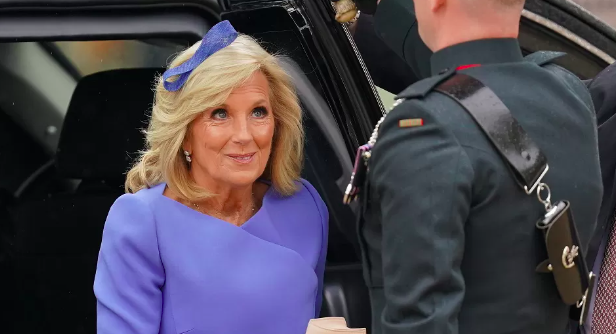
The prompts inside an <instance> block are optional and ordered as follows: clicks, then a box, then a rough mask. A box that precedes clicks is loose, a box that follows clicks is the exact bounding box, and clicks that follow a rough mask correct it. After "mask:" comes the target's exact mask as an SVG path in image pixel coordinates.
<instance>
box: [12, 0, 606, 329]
mask: <svg viewBox="0 0 616 334" xmlns="http://www.w3.org/2000/svg"><path fill="white" fill-rule="evenodd" d="M385 1H387V0H385ZM575 8H576V7H575V6H574V5H573V4H571V3H570V2H568V1H557V0H551V1H545V2H544V1H539V0H535V1H531V0H529V1H528V3H527V12H526V14H525V18H524V19H523V22H522V23H523V24H522V34H521V36H520V41H521V45H522V48H523V49H524V51H525V52H532V51H535V50H541V49H552V50H554V49H556V50H565V51H568V53H569V54H570V56H568V57H567V58H565V59H564V60H563V66H565V67H567V68H568V69H570V70H571V71H573V72H574V73H576V74H578V75H580V76H582V77H584V78H588V77H592V76H593V75H594V74H595V73H597V72H598V71H599V70H600V69H601V68H602V67H604V66H605V65H606V64H607V63H609V62H611V61H613V57H616V52H615V49H614V43H615V42H614V41H615V38H614V36H615V35H614V33H613V30H611V28H609V27H607V26H605V25H602V24H601V23H600V22H599V21H596V20H595V19H594V18H593V17H592V16H591V15H589V14H587V13H583V12H580V11H576V10H575ZM333 16H334V12H333V8H332V6H331V4H330V3H329V1H324V0H296V1H265V0H253V1H251V0H242V1H239V0H220V1H219V2H217V1H213V0H209V1H208V0H191V1H183V2H182V3H178V2H175V1H171V0H168V1H165V0H73V1H64V0H55V1H52V0H49V1H12V0H0V79H1V80H0V85H1V87H0V88H1V89H0V130H1V131H0V188H2V189H3V190H2V191H3V192H5V193H6V196H5V197H6V198H9V200H7V201H4V202H0V204H2V203H5V204H3V205H4V208H0V219H2V220H0V231H1V233H2V239H1V240H3V241H2V247H0V252H2V254H0V261H1V262H0V265H1V266H2V267H1V268H0V270H3V272H8V273H10V274H9V275H0V280H3V281H2V282H0V294H1V295H2V296H3V298H1V299H0V303H3V307H2V309H3V310H8V311H5V312H2V313H0V318H2V317H4V318H2V319H0V320H2V321H0V332H3V333H12V332H15V333H56V332H62V333H95V327H94V326H95V300H94V296H93V294H92V289H91V285H92V279H93V273H94V270H95V265H96V255H97V249H98V245H99V244H100V233H101V230H102V224H104V219H105V216H106V210H108V207H109V205H110V203H111V202H112V201H113V200H114V199H115V198H117V196H119V194H121V189H119V186H121V181H118V178H120V179H121V176H122V175H121V174H119V175H112V176H111V177H110V176H109V175H105V177H107V179H103V180H102V181H104V182H102V181H101V179H100V177H99V178H97V177H96V176H97V175H96V172H97V167H96V166H97V164H98V165H100V164H103V165H104V164H105V161H115V160H119V161H116V162H117V165H120V166H124V165H126V166H127V165H128V164H129V163H130V159H124V156H126V155H127V154H128V156H129V157H131V158H134V153H135V152H136V149H135V147H137V146H135V145H132V144H131V145H128V146H126V143H125V142H126V141H128V139H129V138H130V141H131V143H133V144H134V143H135V142H138V140H139V135H138V134H136V133H137V132H138V130H139V129H138V127H139V125H135V124H134V123H130V122H131V121H137V122H139V121H140V120H139V118H140V117H142V116H147V108H148V105H147V103H146V104H145V105H144V104H143V103H142V104H139V103H141V102H140V101H141V100H139V101H138V100H137V97H136V95H131V94H129V93H130V91H129V93H127V92H126V91H122V90H120V89H115V90H114V89H113V88H114V87H115V85H116V84H117V82H114V81H109V82H108V83H107V84H103V83H99V86H98V87H96V86H95V87H90V92H91V96H85V97H86V98H90V99H91V101H92V103H95V102H96V101H112V102H113V101H115V100H121V99H128V100H129V101H130V103H124V102H122V101H116V103H117V104H116V106H125V105H130V106H131V108H127V109H126V110H123V112H125V113H130V114H134V115H135V118H134V119H131V120H129V119H128V118H123V115H122V114H119V113H117V110H115V109H113V108H111V107H109V108H108V109H104V108H102V109H101V110H99V112H101V113H102V114H101V115H108V117H109V118H110V119H111V120H112V121H110V122H104V121H99V122H91V123H87V124H88V126H89V128H85V129H83V128H79V127H77V128H75V126H74V125H72V124H74V122H71V121H69V120H71V119H78V118H79V116H80V115H79V114H76V113H79V112H84V111H83V110H84V109H85V108H87V104H86V105H85V106H84V105H83V102H80V101H83V100H84V98H83V97H82V95H81V94H86V93H83V92H87V91H88V90H87V89H79V87H80V86H83V85H87V84H88V82H89V83H91V82H92V80H89V81H88V80H85V78H91V76H96V75H103V76H104V75H105V74H106V73H108V72H110V71H120V72H121V70H126V69H135V68H137V69H144V70H152V73H155V72H156V71H160V70H162V69H163V68H164V66H165V64H166V60H167V58H168V57H170V56H172V55H173V54H174V53H175V52H177V51H179V50H181V49H182V48H184V47H186V46H188V45H189V44H191V43H194V42H195V41H197V40H199V39H200V37H201V36H203V35H204V34H205V33H206V32H207V30H208V29H209V27H211V26H212V25H213V24H215V23H216V22H218V21H219V20H221V19H228V20H230V21H231V23H232V24H233V25H234V26H235V27H236V29H237V30H238V31H240V32H242V33H246V34H250V35H252V36H254V37H256V38H258V39H259V40H260V41H261V42H262V43H263V45H264V46H265V47H266V48H267V49H268V50H270V51H271V52H275V53H278V54H283V55H285V56H286V61H285V67H286V68H287V70H288V71H289V73H290V74H291V76H292V77H293V79H294V81H295V83H296V86H297V88H298V94H299V95H300V99H301V103H302V108H303V110H304V113H305V118H306V119H305V126H306V134H307V140H306V147H305V150H306V160H305V168H304V172H303V176H304V177H305V178H307V179H308V180H309V181H310V182H311V183H312V184H314V185H315V187H316V188H317V190H318V191H319V193H320V194H321V196H322V197H323V199H324V200H325V202H326V204H327V205H328V207H329V210H330V222H331V231H330V240H329V245H330V247H329V253H328V268H327V272H326V276H325V279H326V286H325V291H324V307H323V314H322V315H323V316H344V317H345V318H347V320H348V322H349V325H350V326H352V327H367V328H369V327H370V324H369V319H370V316H369V312H370V306H369V301H368V297H367V292H366V289H365V287H364V285H363V281H362V276H361V267H360V265H359V258H358V256H357V251H358V249H357V244H356V240H355V238H354V225H355V220H356V212H357V207H356V205H352V206H344V205H342V201H341V198H342V193H343V191H344V189H345V187H346V182H347V180H348V179H349V177H350V174H351V170H352V159H353V157H354V151H355V149H356V148H357V146H358V145H360V144H363V143H365V142H366V141H367V140H368V138H369V136H370V134H371V132H372V128H373V126H374V124H375V123H376V122H377V121H378V119H379V118H380V117H381V115H382V114H383V112H384V110H385V109H386V108H388V107H389V106H390V104H391V102H392V101H393V100H392V95H393V94H392V92H386V91H384V90H382V89H380V88H379V87H376V86H374V84H373V83H372V81H371V78H370V75H369V67H370V64H366V63H364V61H363V59H362V57H361V53H360V51H359V50H358V48H357V47H356V45H355V43H354V41H353V37H352V35H351V34H350V32H349V30H348V29H347V28H346V27H345V26H343V25H341V24H339V23H337V22H336V21H335V20H334V19H333ZM573 32H575V33H573ZM153 55H159V56H158V57H153ZM133 79H134V78H133V77H124V78H123V79H122V80H133ZM148 83H149V82H148V81H147V80H145V82H143V81H142V82H141V85H146V84H148ZM140 87H141V86H140ZM92 89H93V90H94V91H92ZM92 92H94V93H97V94H93V93H92ZM136 92H137V89H135V94H136ZM101 95H102V96H103V98H100V96H101ZM97 98H99V99H100V100H97ZM143 100H147V99H143ZM383 101H385V104H383ZM80 103H81V104H80ZM97 104H102V102H100V103H97ZM80 110H81V111H80ZM114 112H115V113H114ZM75 115H76V116H75ZM102 119H104V118H102ZM95 135H96V136H95ZM66 138H69V139H70V140H69V139H66ZM63 139H64V142H66V143H65V145H64V144H63ZM75 143H77V144H79V145H76V146H75V145H72V144H75ZM110 143H113V145H111V146H110V145H109V144H110ZM116 144H117V145H116ZM66 145H68V146H66ZM67 152H69V153H67ZM71 152H72V153H71ZM118 153H120V154H118ZM118 156H120V157H118ZM101 161H102V162H101ZM67 162H68V164H67ZM122 164H124V165H122ZM67 166H68V167H67ZM93 166H94V167H93ZM86 171H87V173H86ZM110 185H113V186H110ZM5 208H6V209H7V210H8V211H9V213H8V214H7V215H2V213H1V210H2V209H5ZM5 306H8V307H5ZM3 326H4V327H3Z"/></svg>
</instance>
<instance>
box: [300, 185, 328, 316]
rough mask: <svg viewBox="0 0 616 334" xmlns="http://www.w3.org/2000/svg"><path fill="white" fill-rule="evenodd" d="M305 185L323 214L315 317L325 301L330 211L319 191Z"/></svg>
mask: <svg viewBox="0 0 616 334" xmlns="http://www.w3.org/2000/svg"><path fill="white" fill-rule="evenodd" d="M303 184H304V186H305V187H306V188H307V189H308V191H309V192H310V194H311V195H312V198H313V199H314V203H315V204H316V208H317V209H318V210H319V215H320V216H321V229H322V233H321V253H320V255H319V260H318V262H317V265H316V268H315V270H314V271H315V273H316V274H317V278H318V279H319V287H318V290H317V298H316V302H315V311H314V312H315V317H318V316H319V314H320V313H321V304H322V302H323V276H324V275H325V263H326V260H327V241H328V235H329V212H328V210H327V206H326V205H325V202H323V199H321V196H319V193H318V192H317V191H316V189H314V187H313V186H312V185H311V184H310V183H308V182H303Z"/></svg>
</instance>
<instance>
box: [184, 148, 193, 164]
mask: <svg viewBox="0 0 616 334" xmlns="http://www.w3.org/2000/svg"><path fill="white" fill-rule="evenodd" d="M184 156H185V157H186V161H188V162H189V163H190V162H192V159H191V158H190V153H188V151H184Z"/></svg>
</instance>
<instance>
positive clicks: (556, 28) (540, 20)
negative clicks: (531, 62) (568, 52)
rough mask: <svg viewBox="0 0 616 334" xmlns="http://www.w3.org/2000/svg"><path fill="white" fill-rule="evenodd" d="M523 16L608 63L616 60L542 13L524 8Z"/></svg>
mask: <svg viewBox="0 0 616 334" xmlns="http://www.w3.org/2000/svg"><path fill="white" fill-rule="evenodd" d="M522 17H524V18H526V19H527V20H530V21H532V22H535V23H537V24H539V25H541V26H543V27H545V28H547V29H550V30H552V31H553V32H555V33H557V34H559V35H561V36H563V37H565V38H566V39H568V40H569V41H571V42H573V43H575V44H577V45H578V46H580V47H581V48H583V49H584V50H586V51H588V52H590V53H592V54H593V55H595V56H596V57H598V58H600V59H601V60H603V61H605V62H606V63H608V64H612V63H614V61H616V60H615V59H614V58H613V57H611V56H610V55H608V54H607V53H605V52H603V51H602V50H600V49H599V48H597V47H596V46H594V45H592V44H590V43H589V42H588V41H587V40H585V39H583V38H582V37H580V36H578V35H576V34H575V33H573V32H572V31H570V30H569V29H567V28H565V27H563V26H561V25H559V24H557V23H556V22H554V21H551V20H549V19H547V18H545V17H543V16H541V15H538V14H535V13H533V12H531V11H529V10H527V9H524V10H523V11H522Z"/></svg>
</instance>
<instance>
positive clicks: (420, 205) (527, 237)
mask: <svg viewBox="0 0 616 334" xmlns="http://www.w3.org/2000/svg"><path fill="white" fill-rule="evenodd" d="M409 2H410V0H381V2H380V4H379V8H378V9H377V11H376V20H377V23H378V22H387V20H386V18H383V17H381V18H379V15H381V14H384V13H387V12H388V11H386V10H383V12H381V8H383V9H385V7H384V6H388V3H390V4H389V5H391V6H394V5H395V4H394V3H397V4H398V8H403V7H406V8H407V9H408V10H407V11H406V15H407V16H406V18H405V20H406V21H405V22H404V23H403V24H400V22H397V21H394V20H389V23H387V24H389V25H390V26H389V27H383V24H381V26H377V28H378V29H382V30H383V29H389V30H390V31H394V30H395V29H396V28H395V27H396V25H399V26H400V27H401V29H407V32H408V28H409V27H408V26H409V23H408V22H414V20H415V19H414V17H413V12H415V13H416V17H417V22H418V28H419V34H420V35H421V38H422V40H423V41H424V42H425V44H426V45H427V46H428V47H429V48H430V49H431V50H432V51H433V52H434V54H433V55H432V57H431V74H432V76H431V77H430V78H428V79H425V80H422V81H419V82H417V83H415V84H413V85H412V86H410V87H409V88H407V89H406V90H405V91H403V92H402V93H401V94H399V96H398V98H399V99H402V102H401V103H400V104H399V105H398V106H397V107H396V108H394V109H393V110H392V111H391V112H390V113H389V114H388V115H387V117H386V118H385V119H384V121H383V122H382V123H381V124H380V127H379V130H378V137H377V140H376V144H375V145H374V147H373V148H372V151H371V157H370V158H369V160H368V164H367V165H368V174H367V182H366V187H364V188H363V189H362V191H361V192H360V195H359V196H360V200H361V202H362V203H364V207H365V215H364V220H363V221H362V222H360V226H359V232H360V241H361V244H362V248H363V257H364V266H365V276H366V281H367V284H368V286H369V288H370V293H371V301H372V307H373V331H372V333H375V334H379V333H383V334H394V333H396V334H397V333H399V334H415V333H417V334H420V333H421V334H428V333H430V334H445V333H447V334H450V333H451V334H453V333H462V334H482V333H485V334H499V333H510V334H514V333H517V334H561V333H565V332H566V330H567V326H568V323H569V322H568V318H569V310H570V308H569V306H567V305H566V304H565V303H564V302H563V301H562V300H561V298H560V296H559V292H558V290H557V287H556V285H555V280H554V276H553V275H552V274H549V273H547V274H546V273H539V272H538V271H537V269H536V268H537V265H538V264H539V263H541V262H542V261H544V260H545V259H546V258H547V255H546V246H545V243H544V241H543V239H542V235H541V232H540V231H539V230H538V229H537V228H536V226H535V223H536V222H537V221H538V220H539V219H540V218H542V217H543V215H544V214H545V208H544V207H543V205H541V204H540V203H539V202H538V201H537V198H536V197H535V196H534V194H532V196H528V195H527V194H526V193H525V192H524V191H523V190H522V189H521V188H520V186H519V185H518V183H516V180H515V179H514V177H513V176H512V173H511V171H510V168H509V166H508V165H507V163H506V162H505V161H504V160H503V158H502V157H501V156H500V155H499V152H498V151H497V150H496V149H495V147H494V145H493V144H492V142H491V141H490V140H489V139H488V137H487V136H486V135H485V134H484V132H483V131H482V129H481V128H480V127H479V126H478V124H477V123H476V121H475V120H474V119H473V117H472V116H471V115H470V114H469V112H467V111H466V110H464V109H463V108H462V107H461V105H460V104H458V103H456V102H455V101H454V100H453V99H451V98H450V97H448V96H445V94H442V93H439V92H436V91H434V89H435V88H436V87H437V86H438V85H439V84H440V83H443V82H444V81H446V80H447V79H448V78H451V77H452V76H453V75H455V73H456V72H458V73H463V74H467V75H469V76H472V77H474V78H476V79H478V80H480V81H481V82H482V83H483V84H484V85H485V86H486V87H488V88H490V89H491V90H492V91H493V92H494V93H495V94H496V95H497V96H498V97H499V98H500V100H501V101H502V102H503V103H504V104H505V106H506V107H507V108H508V109H509V110H510V112H511V114H512V115H513V117H514V118H515V119H517V121H518V123H519V124H520V125H521V126H522V128H523V129H524V130H525V131H526V132H527V133H528V134H529V136H530V137H531V138H532V140H533V141H534V142H535V143H536V144H537V145H538V147H539V148H540V149H541V151H543V153H544V154H545V156H547V161H548V163H549V172H548V173H547V174H546V176H545V177H544V178H543V182H545V183H547V184H548V185H549V186H550V188H551V193H552V197H553V199H554V200H560V199H562V200H568V201H570V203H571V210H572V213H573V217H574V220H575V222H576V225H577V230H578V233H579V239H580V243H581V249H582V250H585V249H586V247H587V245H588V242H589V240H590V238H591V234H592V231H593V229H594V228H595V225H596V219H597V214H598V212H599V205H600V202H601V196H602V190H603V189H602V183H601V175H600V167H599V156H598V149H597V131H596V121H595V115H594V110H593V105H592V100H591V97H590V95H589V93H588V91H587V89H586V87H585V85H584V84H583V83H582V82H581V81H580V80H579V79H578V78H576V77H575V76H574V75H572V74H571V73H569V72H567V71H565V70H563V69H562V68H560V67H558V66H556V65H553V64H551V63H550V62H551V58H554V57H555V56H553V54H547V55H546V54H543V55H541V56H539V57H534V58H531V59H524V58H523V56H522V54H521V51H520V47H519V44H518V42H517V36H518V30H519V22H520V16H521V11H522V9H523V5H524V1H523V0H415V7H414V8H411V6H406V5H405V6H401V5H400V3H405V4H408V3H409ZM381 6H383V7H381ZM396 15H397V16H398V17H401V14H400V13H399V12H398V13H397V14H396ZM393 35H395V36H402V35H403V34H393ZM381 36H383V34H381ZM390 36H391V34H390ZM384 38H385V39H387V36H386V35H385V36H384ZM405 39H406V37H405V38H404V39H399V40H398V41H397V42H396V41H391V40H390V41H387V40H386V42H388V43H390V45H392V44H395V43H405V42H404V40H405ZM394 46H395V45H394ZM402 49H403V48H399V50H402ZM484 107H485V105H484ZM513 144H516V143H513ZM563 261H564V260H563Z"/></svg>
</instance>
